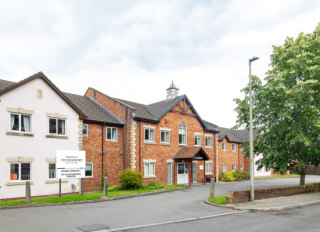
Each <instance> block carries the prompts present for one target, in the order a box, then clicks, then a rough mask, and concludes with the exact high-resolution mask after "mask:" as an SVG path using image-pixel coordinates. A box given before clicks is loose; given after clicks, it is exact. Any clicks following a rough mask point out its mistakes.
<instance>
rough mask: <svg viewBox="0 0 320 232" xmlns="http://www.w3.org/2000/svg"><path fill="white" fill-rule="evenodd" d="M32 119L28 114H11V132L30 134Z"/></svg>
mask: <svg viewBox="0 0 320 232" xmlns="http://www.w3.org/2000/svg"><path fill="white" fill-rule="evenodd" d="M30 118H31V117H30V115H26V114H11V115H10V130H11V131H17V132H30V126H31V122H30Z"/></svg>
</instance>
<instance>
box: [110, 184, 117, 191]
mask: <svg viewBox="0 0 320 232" xmlns="http://www.w3.org/2000/svg"><path fill="white" fill-rule="evenodd" d="M119 189H120V187H119V186H118V185H112V186H110V187H108V191H116V190H119Z"/></svg>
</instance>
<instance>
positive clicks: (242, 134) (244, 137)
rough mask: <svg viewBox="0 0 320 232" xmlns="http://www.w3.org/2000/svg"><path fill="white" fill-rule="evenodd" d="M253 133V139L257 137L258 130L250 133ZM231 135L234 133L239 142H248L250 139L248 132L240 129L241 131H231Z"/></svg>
mask: <svg viewBox="0 0 320 232" xmlns="http://www.w3.org/2000/svg"><path fill="white" fill-rule="evenodd" d="M252 132H253V139H255V138H256V137H257V134H258V132H259V128H257V129H255V130H253V131H252ZM232 133H234V134H235V135H236V136H237V137H238V138H239V139H240V140H241V141H246V140H247V141H248V140H249V137H250V133H249V130H247V129H242V130H232Z"/></svg>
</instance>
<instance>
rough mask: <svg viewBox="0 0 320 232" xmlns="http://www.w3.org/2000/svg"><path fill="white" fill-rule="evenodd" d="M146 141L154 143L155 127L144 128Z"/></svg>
mask: <svg viewBox="0 0 320 232" xmlns="http://www.w3.org/2000/svg"><path fill="white" fill-rule="evenodd" d="M144 141H145V142H146V143H154V129H150V128H144Z"/></svg>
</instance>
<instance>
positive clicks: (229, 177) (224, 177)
mask: <svg viewBox="0 0 320 232" xmlns="http://www.w3.org/2000/svg"><path fill="white" fill-rule="evenodd" d="M249 177H250V174H249V173H245V172H241V171H238V170H237V171H231V172H221V173H220V175H219V181H225V182H232V181H242V180H248V179H249Z"/></svg>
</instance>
